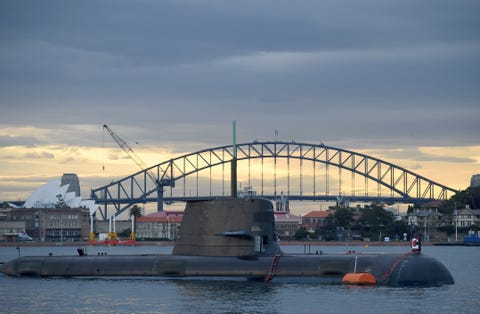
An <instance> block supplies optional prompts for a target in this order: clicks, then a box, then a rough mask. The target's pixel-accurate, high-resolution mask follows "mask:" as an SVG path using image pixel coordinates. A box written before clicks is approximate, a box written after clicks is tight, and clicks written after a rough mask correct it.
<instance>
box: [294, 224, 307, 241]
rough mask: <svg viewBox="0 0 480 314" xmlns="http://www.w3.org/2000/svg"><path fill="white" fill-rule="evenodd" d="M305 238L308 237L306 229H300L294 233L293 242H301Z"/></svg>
mask: <svg viewBox="0 0 480 314" xmlns="http://www.w3.org/2000/svg"><path fill="white" fill-rule="evenodd" d="M307 237H308V231H307V228H305V227H300V228H299V229H297V231H295V235H294V238H295V240H297V241H301V240H305V239H307Z"/></svg>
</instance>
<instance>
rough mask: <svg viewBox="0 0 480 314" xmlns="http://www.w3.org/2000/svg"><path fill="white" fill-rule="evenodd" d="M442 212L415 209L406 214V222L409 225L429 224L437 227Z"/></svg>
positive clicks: (440, 220)
mask: <svg viewBox="0 0 480 314" xmlns="http://www.w3.org/2000/svg"><path fill="white" fill-rule="evenodd" d="M442 218H443V214H441V213H439V212H438V211H437V210H432V209H429V210H419V209H417V210H415V211H414V212H411V213H409V214H408V224H409V225H411V226H418V227H424V226H431V227H439V226H440V225H441V222H442Z"/></svg>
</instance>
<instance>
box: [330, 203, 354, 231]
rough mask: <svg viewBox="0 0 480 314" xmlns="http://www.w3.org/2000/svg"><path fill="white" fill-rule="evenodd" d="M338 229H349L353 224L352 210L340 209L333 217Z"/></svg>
mask: <svg viewBox="0 0 480 314" xmlns="http://www.w3.org/2000/svg"><path fill="white" fill-rule="evenodd" d="M333 218H334V221H335V224H336V226H337V227H344V228H347V227H348V226H350V224H351V223H352V222H353V211H352V209H351V208H343V207H339V208H337V209H336V210H335V214H334V215H333Z"/></svg>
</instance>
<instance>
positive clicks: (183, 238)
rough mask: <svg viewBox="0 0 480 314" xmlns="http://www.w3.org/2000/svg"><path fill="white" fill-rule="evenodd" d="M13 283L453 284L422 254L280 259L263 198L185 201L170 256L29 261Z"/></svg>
mask: <svg viewBox="0 0 480 314" xmlns="http://www.w3.org/2000/svg"><path fill="white" fill-rule="evenodd" d="M1 271H2V272H3V273H4V274H7V275H11V276H42V277H48V276H63V277H82V276H87V277H92V276H93V277H97V276H98V277H105V276H159V277H186V278H191V277H244V278H249V279H259V280H265V278H267V279H268V280H275V279H276V278H291V277H296V278H299V279H300V280H301V279H302V278H303V279H306V278H310V279H311V278H326V279H329V278H331V279H336V280H337V281H338V280H339V279H341V278H342V277H343V276H344V275H345V274H347V273H354V272H367V273H371V274H372V275H373V276H374V277H375V278H376V281H377V283H379V284H385V285H391V286H411V285H414V286H432V285H444V284H453V283H454V281H453V278H452V276H451V275H450V273H449V271H448V270H447V269H446V268H445V267H444V266H443V264H441V263H440V262H438V261H437V260H435V259H433V258H430V257H428V256H424V255H422V254H408V253H407V254H377V255H353V254H345V255H284V254H283V253H282V252H281V250H280V248H279V246H278V245H277V242H276V240H275V232H274V218H273V207H272V204H271V202H269V201H268V200H264V199H235V198H233V199H229V200H210V201H202V202H189V203H187V206H186V208H185V215H184V219H183V222H182V229H181V230H180V238H179V239H177V241H176V243H175V246H174V248H173V254H172V255H117V256H110V255H109V256H43V257H39V256H31V257H20V258H17V259H15V260H12V261H10V262H8V263H6V264H4V265H3V267H2V269H1Z"/></svg>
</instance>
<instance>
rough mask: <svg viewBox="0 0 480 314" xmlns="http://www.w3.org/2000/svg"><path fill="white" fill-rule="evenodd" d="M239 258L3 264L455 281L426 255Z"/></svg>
mask: <svg viewBox="0 0 480 314" xmlns="http://www.w3.org/2000/svg"><path fill="white" fill-rule="evenodd" d="M273 259H274V257H257V258H239V257H209V256H175V255H111V256H107V255H106V256H48V257H41V256H25V257H20V258H17V259H14V260H12V261H9V262H7V263H6V264H4V265H3V267H2V269H1V271H2V272H3V273H4V274H6V275H10V276H39V277H109V276H116V277H117V276H120V277H121V276H158V277H185V278H189V277H190V278H193V277H243V278H246V279H253V280H266V278H268V281H270V280H273V281H275V279H278V280H280V279H281V278H289V277H297V278H304V279H307V278H310V279H313V278H318V279H322V278H323V279H325V280H327V281H328V280H331V281H340V280H341V278H342V277H343V276H344V275H345V274H348V273H354V272H358V273H361V272H368V273H370V274H372V275H373V276H374V277H375V279H376V281H377V284H381V285H387V286H394V287H399V286H438V285H448V284H453V283H454V280H453V278H452V276H451V274H450V273H449V271H448V270H447V269H446V268H445V266H444V265H443V264H442V263H440V262H438V261H437V260H435V259H433V258H431V257H428V256H425V255H422V254H378V255H361V254H359V255H354V254H345V255H281V256H279V257H277V262H276V267H275V269H274V270H272V263H273Z"/></svg>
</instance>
